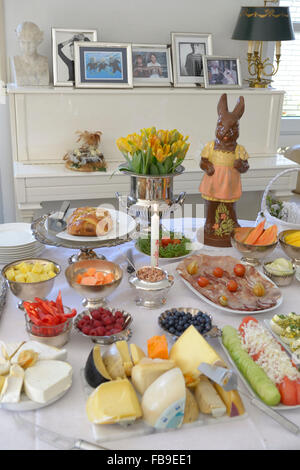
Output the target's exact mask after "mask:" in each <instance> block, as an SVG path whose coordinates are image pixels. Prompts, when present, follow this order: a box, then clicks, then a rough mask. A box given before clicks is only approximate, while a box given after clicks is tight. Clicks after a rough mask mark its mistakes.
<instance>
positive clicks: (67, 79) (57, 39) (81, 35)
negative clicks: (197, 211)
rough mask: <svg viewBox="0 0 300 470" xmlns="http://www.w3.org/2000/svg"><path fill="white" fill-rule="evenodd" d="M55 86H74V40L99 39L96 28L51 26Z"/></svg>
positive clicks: (94, 40)
mask: <svg viewBox="0 0 300 470" xmlns="http://www.w3.org/2000/svg"><path fill="white" fill-rule="evenodd" d="M51 37H52V62H53V84H54V86H74V83H75V66H74V42H78V41H86V42H96V41H97V30H96V29H65V28H51Z"/></svg>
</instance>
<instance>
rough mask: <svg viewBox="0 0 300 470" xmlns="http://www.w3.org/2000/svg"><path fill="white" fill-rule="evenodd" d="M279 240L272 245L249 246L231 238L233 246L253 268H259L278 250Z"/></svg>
mask: <svg viewBox="0 0 300 470" xmlns="http://www.w3.org/2000/svg"><path fill="white" fill-rule="evenodd" d="M277 243H278V239H277V240H276V242H274V243H272V244H271V245H248V244H247V243H243V242H240V241H238V240H236V239H235V238H234V236H232V237H231V244H232V246H233V247H234V248H235V249H236V250H237V251H239V252H240V253H241V255H242V258H241V261H243V262H244V263H246V264H249V265H251V266H259V265H260V264H261V261H262V260H263V259H264V258H265V257H266V256H269V255H270V254H271V253H272V252H273V251H274V250H275V248H276V246H277Z"/></svg>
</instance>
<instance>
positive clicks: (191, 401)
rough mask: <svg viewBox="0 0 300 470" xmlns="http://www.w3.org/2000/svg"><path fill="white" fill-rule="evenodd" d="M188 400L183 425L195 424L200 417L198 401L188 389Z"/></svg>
mask: <svg viewBox="0 0 300 470" xmlns="http://www.w3.org/2000/svg"><path fill="white" fill-rule="evenodd" d="M185 392H186V400H185V408H184V417H183V423H184V424H185V423H193V422H194V421H196V420H197V419H198V416H199V407H198V404H197V400H196V398H195V396H194V394H193V392H191V390H190V389H189V388H186V390H185Z"/></svg>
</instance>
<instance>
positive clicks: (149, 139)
mask: <svg viewBox="0 0 300 470" xmlns="http://www.w3.org/2000/svg"><path fill="white" fill-rule="evenodd" d="M187 139H188V137H183V135H181V134H180V132H178V130H177V129H173V130H172V131H168V130H156V128H155V127H151V128H148V129H141V131H140V134H136V133H134V134H129V135H128V136H127V137H120V138H119V139H117V142H116V143H117V146H118V148H119V150H120V151H121V152H122V154H123V155H124V157H125V158H126V160H127V164H126V165H124V166H121V167H119V169H120V170H121V171H122V170H123V171H124V170H127V171H128V170H129V171H132V172H133V173H136V174H139V175H167V174H172V173H174V172H175V170H176V168H177V167H178V166H179V165H180V164H181V163H182V161H183V160H184V158H185V155H186V153H187V151H188V149H189V146H190V144H189V143H187Z"/></svg>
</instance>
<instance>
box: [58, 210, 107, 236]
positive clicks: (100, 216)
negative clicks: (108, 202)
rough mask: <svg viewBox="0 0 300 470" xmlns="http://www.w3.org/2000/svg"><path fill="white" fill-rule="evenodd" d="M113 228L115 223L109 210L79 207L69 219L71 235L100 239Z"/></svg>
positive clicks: (68, 225)
mask: <svg viewBox="0 0 300 470" xmlns="http://www.w3.org/2000/svg"><path fill="white" fill-rule="evenodd" d="M112 228H113V221H112V218H111V215H110V213H109V211H108V210H107V209H102V208H95V207H79V208H78V209H76V210H75V211H74V212H73V214H72V215H71V216H70V217H69V218H68V221H67V231H68V233H69V234H70V235H75V236H84V237H99V236H103V235H106V234H107V233H108V232H110V231H111V230H112Z"/></svg>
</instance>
